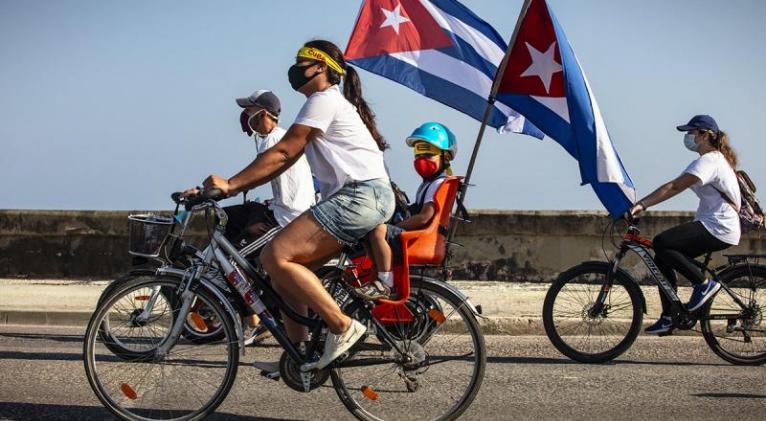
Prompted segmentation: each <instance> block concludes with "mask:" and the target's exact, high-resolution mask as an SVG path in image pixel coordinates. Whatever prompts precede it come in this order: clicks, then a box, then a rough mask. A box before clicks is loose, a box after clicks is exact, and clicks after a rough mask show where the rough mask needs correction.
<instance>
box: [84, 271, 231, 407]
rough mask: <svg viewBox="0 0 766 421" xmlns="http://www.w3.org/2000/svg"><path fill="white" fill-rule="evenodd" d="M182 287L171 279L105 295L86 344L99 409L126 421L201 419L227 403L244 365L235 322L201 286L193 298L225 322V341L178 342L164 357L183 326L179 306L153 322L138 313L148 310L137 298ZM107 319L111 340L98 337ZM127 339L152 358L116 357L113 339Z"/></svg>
mask: <svg viewBox="0 0 766 421" xmlns="http://www.w3.org/2000/svg"><path fill="white" fill-rule="evenodd" d="M180 285H181V281H180V280H179V279H177V278H172V277H167V276H157V277H153V278H137V279H133V280H130V281H127V282H125V283H124V285H123V286H122V287H120V288H117V289H115V290H114V291H112V292H111V293H110V295H109V296H107V297H104V299H103V300H102V301H101V304H100V305H99V307H98V308H97V309H96V312H95V313H94V314H93V316H92V318H91V320H90V323H89V324H88V328H87V330H86V333H85V343H84V364H85V373H86V376H87V377H88V382H89V383H90V385H91V388H92V389H93V391H94V392H95V394H96V397H98V399H99V400H100V401H101V403H103V404H104V406H105V407H106V408H107V409H109V410H110V411H111V412H112V413H114V414H115V415H117V416H118V417H120V418H122V419H129V420H147V419H148V420H195V419H200V418H203V417H204V416H206V415H207V414H209V413H210V412H212V411H213V410H215V408H216V407H218V405H220V404H221V402H223V400H224V399H225V397H226V395H227V393H228V391H229V390H230V389H231V386H232V384H233V383H234V379H235V377H236V372H237V364H238V363H239V346H238V342H237V337H236V330H235V327H234V322H233V321H232V319H231V317H230V316H229V315H228V313H227V312H226V311H225V310H224V308H223V306H222V305H221V303H220V302H219V301H218V300H217V298H216V297H215V296H214V295H213V294H211V293H210V292H208V291H207V290H204V289H202V288H199V289H198V290H196V291H195V292H194V294H195V297H194V298H195V299H196V300H200V301H201V302H203V303H204V304H205V306H207V307H208V308H209V309H210V311H211V312H213V313H215V316H216V317H217V318H218V319H219V320H221V321H222V324H223V327H224V332H225V339H224V341H223V342H221V343H215V344H208V345H199V344H194V343H191V342H189V341H187V340H185V339H183V338H179V339H178V340H177V342H176V343H175V344H174V345H173V346H172V347H171V348H170V349H169V350H168V352H167V354H166V355H159V353H158V352H157V350H158V348H159V347H160V345H162V344H163V343H164V342H165V341H167V340H169V335H168V331H169V330H170V329H172V326H173V325H174V324H175V323H184V322H185V319H186V315H181V314H179V309H180V305H179V306H174V307H172V308H170V307H169V308H168V309H167V311H164V312H162V313H159V314H157V315H156V319H155V320H153V322H152V323H150V324H143V323H142V322H141V321H137V320H136V318H135V316H134V314H135V312H136V310H137V309H138V308H141V307H142V306H143V302H142V301H141V300H136V297H141V296H144V295H146V294H147V292H148V291H152V290H154V289H155V287H158V286H159V287H160V288H161V289H162V290H163V292H164V291H169V292H171V293H173V294H175V293H176V291H177V290H178V288H179V286H180ZM137 303H140V304H138V305H137ZM106 319H108V320H109V329H110V330H109V332H110V335H108V336H105V335H103V334H100V331H101V328H102V327H103V326H104V321H105V320H106ZM159 326H164V327H165V328H164V329H161V328H159ZM123 332H124V333H123ZM126 337H127V338H129V339H130V342H131V344H136V343H137V344H141V345H144V346H145V347H146V349H147V350H148V352H147V353H142V354H141V355H139V356H137V357H136V358H128V359H126V358H125V357H124V355H122V356H116V358H115V355H114V353H113V352H112V351H111V348H112V346H111V345H112V344H110V343H109V341H110V340H113V339H114V338H118V339H122V342H123V343H125V342H128V340H127V339H125V338H126ZM131 346H136V345H131Z"/></svg>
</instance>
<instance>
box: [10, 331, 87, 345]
mask: <svg viewBox="0 0 766 421" xmlns="http://www.w3.org/2000/svg"><path fill="white" fill-rule="evenodd" d="M0 337H6V338H16V339H40V340H45V341H56V342H77V343H82V341H83V338H84V336H83V335H59V334H46V333H23V332H21V333H15V332H11V333H8V332H5V333H0Z"/></svg>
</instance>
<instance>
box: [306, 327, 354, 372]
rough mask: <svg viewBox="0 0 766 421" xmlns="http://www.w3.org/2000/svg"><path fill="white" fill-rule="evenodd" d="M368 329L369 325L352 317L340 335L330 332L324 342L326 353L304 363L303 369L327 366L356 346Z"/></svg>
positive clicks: (319, 368)
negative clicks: (311, 361)
mask: <svg viewBox="0 0 766 421" xmlns="http://www.w3.org/2000/svg"><path fill="white" fill-rule="evenodd" d="M366 331H367V327H365V326H364V325H363V324H361V323H359V322H358V321H356V320H354V319H351V326H349V328H348V329H346V331H345V332H343V333H341V334H340V335H336V334H335V333H332V332H328V333H327V338H326V339H325V342H324V353H323V354H322V357H320V358H319V361H316V362H313V363H307V364H303V365H302V366H301V370H302V371H309V370H313V369H318V370H321V369H323V368H325V367H327V365H328V364H330V363H331V362H333V361H335V359H336V358H338V357H340V356H341V355H343V353H344V352H346V351H348V350H349V348H351V347H352V346H354V344H355V343H356V342H357V341H358V340H359V339H360V338H361V337H362V336H363V335H364V332H366Z"/></svg>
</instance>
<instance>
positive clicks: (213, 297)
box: [84, 195, 486, 420]
mask: <svg viewBox="0 0 766 421" xmlns="http://www.w3.org/2000/svg"><path fill="white" fill-rule="evenodd" d="M215 199H216V197H211V196H208V195H200V196H197V197H195V198H190V199H188V200H186V201H185V202H183V203H184V206H185V207H186V209H187V210H189V211H190V212H202V211H212V212H214V213H215V215H216V217H217V224H216V226H215V228H214V229H213V230H212V232H211V233H210V244H209V245H208V246H207V247H206V248H205V249H204V250H203V251H202V252H201V255H202V259H201V260H200V261H198V262H196V263H194V264H193V265H191V266H190V267H188V268H185V269H179V268H173V267H161V268H158V269H157V270H156V272H155V274H154V275H153V276H151V277H142V278H137V279H133V280H130V281H128V282H125V283H123V284H122V285H120V286H119V287H115V289H114V290H112V291H111V293H110V294H109V295H108V296H107V297H105V298H104V299H103V301H102V302H101V304H100V305H99V306H98V308H97V309H96V311H95V312H94V314H93V316H92V318H91V320H90V323H89V325H88V328H87V331H86V335H85V342H84V365H85V372H86V376H87V378H88V381H89V383H90V385H91V388H92V389H93V391H94V393H95V394H96V396H97V397H98V399H99V400H100V401H101V402H102V403H103V404H104V406H105V407H107V408H108V409H109V410H110V411H111V412H112V413H114V414H115V415H117V416H118V417H120V418H123V419H131V420H137V419H174V420H176V419H177V420H190V419H200V418H202V417H204V416H206V415H207V414H209V413H211V412H212V411H214V410H215V408H216V407H217V406H218V405H220V404H221V402H223V400H224V399H225V397H226V395H227V394H228V392H229V390H230V388H231V387H232V384H233V382H234V379H235V377H236V374H237V369H238V363H239V356H240V354H242V353H244V347H243V346H242V345H243V338H242V326H241V321H240V317H239V313H238V312H237V310H235V308H234V307H233V305H232V304H231V302H230V301H229V299H228V298H227V297H226V295H225V294H224V293H223V292H222V291H221V288H220V287H219V286H217V284H216V283H214V282H213V281H212V280H211V279H210V276H209V273H210V271H209V269H210V268H211V267H214V266H215V267H218V268H220V269H221V270H223V272H224V273H225V275H226V280H227V284H228V286H229V287H230V288H232V289H234V290H235V291H237V293H238V295H239V296H240V297H241V298H242V299H243V300H244V301H245V302H246V303H247V305H248V306H249V307H250V308H251V309H252V310H253V311H254V312H255V313H256V314H258V316H259V317H260V319H261V320H262V322H263V323H264V324H265V325H266V326H267V328H268V329H269V330H270V331H271V333H272V334H273V335H274V338H275V339H276V340H277V342H278V343H279V345H280V346H281V347H282V348H283V349H284V353H283V355H282V357H281V359H280V375H281V379H282V381H284V382H285V384H287V385H288V386H289V387H290V388H292V389H294V390H296V391H300V392H309V391H311V390H314V389H316V388H317V387H319V386H321V385H322V384H324V383H325V382H326V381H328V379H329V380H330V381H331V382H332V387H333V388H334V389H335V390H336V393H337V395H338V397H339V398H340V399H341V401H342V402H343V404H344V405H345V406H346V408H347V409H348V410H349V411H350V412H351V413H352V414H353V415H354V416H355V417H357V418H359V419H365V420H376V419H402V418H412V414H411V413H410V410H411V408H412V407H413V406H414V405H419V406H420V408H421V409H424V410H425V412H426V415H424V417H425V418H426V419H455V418H457V417H458V416H459V415H460V414H462V413H463V412H464V411H465V410H466V409H467V408H468V406H469V405H470V404H471V402H472V401H473V399H474V398H475V396H476V394H477V393H478V390H479V388H480V385H481V382H482V379H483V374H484V369H485V364H486V350H485V346H484V339H483V336H482V334H481V331H480V329H479V325H478V322H477V320H476V316H477V311H476V309H475V308H474V307H473V306H472V305H471V304H470V302H469V301H468V300H467V298H466V297H465V296H464V295H462V294H461V293H460V292H459V291H457V290H456V289H455V288H454V287H452V286H450V285H449V284H445V283H443V282H439V281H437V280H434V279H431V278H427V277H420V276H413V277H411V278H408V279H406V281H408V288H407V289H408V290H409V294H407V295H406V296H404V297H402V299H401V300H400V301H398V302H387V303H386V302H377V303H373V302H370V301H365V300H362V299H360V298H357V297H356V296H355V295H354V294H353V293H352V292H351V285H349V284H348V282H346V279H345V277H344V274H345V270H344V267H342V266H339V267H338V268H337V271H335V274H336V276H335V277H331V278H330V279H329V280H328V282H329V283H330V285H329V288H330V291H334V293H342V294H343V295H344V296H345V297H346V298H344V306H343V309H344V311H345V312H346V314H348V315H350V316H351V317H353V318H354V319H356V320H359V321H360V322H361V323H363V324H365V325H366V326H367V328H368V330H367V333H366V336H365V337H364V338H363V339H361V340H360V341H359V342H358V343H357V344H356V345H355V346H354V347H352V348H351V350H350V351H349V352H347V353H346V354H345V355H344V356H341V357H340V358H338V359H337V360H336V361H334V362H333V363H332V364H331V365H329V366H328V367H326V368H324V369H321V370H310V371H303V370H302V369H301V367H302V366H303V365H304V364H306V363H309V362H311V361H314V360H316V359H317V358H318V357H319V356H320V355H319V354H320V353H321V350H323V347H324V344H323V340H324V332H325V331H326V325H325V324H324V322H323V321H322V320H321V319H319V318H318V317H316V316H312V315H309V316H305V315H302V314H299V313H298V312H297V311H295V310H294V309H292V308H291V307H290V306H289V305H287V304H286V303H285V302H284V301H282V299H281V298H280V297H279V295H277V294H276V292H275V291H274V290H273V289H272V287H271V285H270V284H269V283H268V282H267V280H266V279H265V277H264V276H263V275H262V274H260V273H259V272H258V270H256V268H254V267H253V266H252V264H251V263H250V262H248V261H247V260H246V259H245V258H244V257H243V256H242V255H241V254H240V253H238V251H237V250H236V248H235V247H234V246H233V245H232V244H231V243H229V242H228V241H227V240H226V238H225V237H224V236H223V232H224V230H225V226H226V222H227V218H226V214H225V212H223V210H222V208H221V207H220V206H219V205H218V203H217V202H216V200H215ZM155 288H160V290H162V291H167V294H166V295H168V296H172V297H174V299H175V300H177V301H178V305H167V306H161V308H158V309H157V310H155V311H154V320H153V322H152V323H151V324H143V325H142V323H136V320H135V319H134V318H133V319H132V315H133V314H134V312H135V310H136V309H137V308H139V309H142V308H143V304H144V303H143V301H140V300H136V297H144V296H146V295H147V294H149V293H150V292H151V291H154V290H155ZM263 299H270V300H273V301H274V302H275V303H276V304H277V307H278V308H279V310H280V311H282V312H284V313H285V314H286V315H287V316H288V317H290V318H291V319H293V320H295V321H297V322H299V323H300V324H303V325H305V326H307V328H308V330H309V332H310V334H309V340H308V342H306V343H302V344H298V345H296V344H293V343H292V342H291V341H290V340H289V339H288V337H287V335H286V333H285V331H284V329H283V328H282V327H281V326H280V325H279V324H278V323H277V322H276V321H275V318H274V316H273V315H272V313H271V312H270V310H269V309H267V308H266V306H265V305H264V304H263ZM195 302H202V303H203V304H204V305H205V306H206V307H207V308H209V309H210V311H211V312H212V313H213V315H214V316H215V317H216V318H217V319H218V320H220V321H221V324H222V326H223V332H224V338H223V339H222V340H221V341H218V342H213V343H206V344H200V343H194V342H192V341H189V340H186V339H184V338H183V336H182V335H181V333H182V331H183V330H184V325H185V324H186V320H187V316H188V314H189V313H190V311H191V309H192V305H193V303H195ZM434 303H436V304H437V305H434ZM381 308H382V309H383V310H380V309H381ZM374 312H377V314H378V316H376V315H374V314H373V313H374ZM381 315H385V316H386V317H381ZM106 318H109V320H110V322H111V323H112V325H113V326H115V327H116V328H119V327H123V326H124V327H126V328H127V327H130V328H132V329H138V330H142V332H141V334H140V336H141V337H142V338H144V340H145V343H146V344H147V349H148V350H149V352H146V353H143V354H141V355H138V356H136V357H135V358H120V357H115V356H114V354H113V353H112V352H111V351H110V349H109V345H111V344H110V342H109V341H110V340H111V339H110V338H109V337H104V336H103V335H100V334H99V330H100V327H101V326H102V324H103V322H104V320H105V319H106ZM118 324H119V326H117V325H118ZM116 328H113V329H112V332H116V331H117V329H116Z"/></svg>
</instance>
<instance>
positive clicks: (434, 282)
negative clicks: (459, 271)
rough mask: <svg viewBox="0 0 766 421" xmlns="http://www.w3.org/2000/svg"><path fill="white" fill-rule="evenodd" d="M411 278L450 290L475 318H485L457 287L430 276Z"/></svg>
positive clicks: (412, 276)
mask: <svg viewBox="0 0 766 421" xmlns="http://www.w3.org/2000/svg"><path fill="white" fill-rule="evenodd" d="M410 278H412V279H419V280H421V281H423V282H425V283H427V284H431V285H437V286H441V287H444V288H446V289H447V290H449V292H451V293H452V294H454V295H455V296H456V297H457V298H458V299H459V300H460V301H461V302H464V303H466V304H467V305H468V308H470V309H471V312H472V313H473V315H474V316H476V317H481V318H484V316H482V314H481V312H480V311H479V310H478V309H477V308H476V306H475V305H473V303H472V302H471V300H470V299H469V298H468V296H467V295H465V294H463V292H462V291H460V290H459V289H457V287H456V286H454V285H452V284H450V283H447V282H443V281H440V280H438V279H436V278H431V277H428V276H421V275H410Z"/></svg>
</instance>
